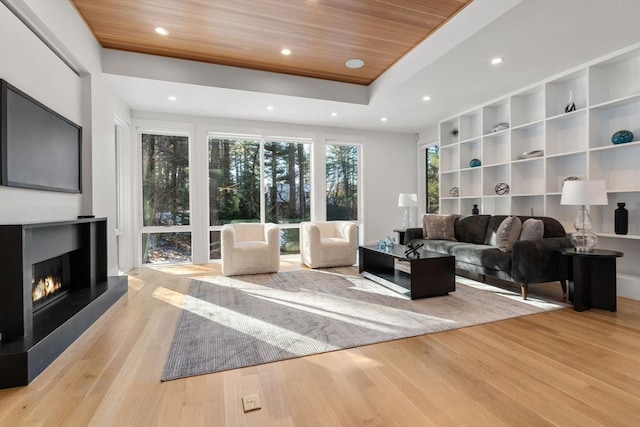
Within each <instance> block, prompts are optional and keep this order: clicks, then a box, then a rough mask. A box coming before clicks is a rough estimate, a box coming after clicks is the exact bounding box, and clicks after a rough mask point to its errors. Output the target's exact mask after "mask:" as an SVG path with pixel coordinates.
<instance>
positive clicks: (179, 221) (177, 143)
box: [141, 133, 191, 264]
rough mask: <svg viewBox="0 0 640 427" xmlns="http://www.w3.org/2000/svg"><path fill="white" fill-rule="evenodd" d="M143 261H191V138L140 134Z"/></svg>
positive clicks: (145, 262) (146, 262)
mask: <svg viewBox="0 0 640 427" xmlns="http://www.w3.org/2000/svg"><path fill="white" fill-rule="evenodd" d="M141 143H142V144H141V145H142V147H141V148H142V225H143V226H142V262H143V263H144V264H148V263H152V264H153V263H165V262H186V261H191V232H190V230H191V229H190V210H189V137H188V136H184V135H158V134H150V133H142V134H141Z"/></svg>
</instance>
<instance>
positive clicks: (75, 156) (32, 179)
mask: <svg viewBox="0 0 640 427" xmlns="http://www.w3.org/2000/svg"><path fill="white" fill-rule="evenodd" d="M0 184H2V185H5V186H10V187H21V188H32V189H38V190H50V191H61V192H66V193H81V192H82V127H80V126H78V125H76V124H75V123H73V122H72V121H70V120H68V119H66V118H65V117H63V116H61V115H60V114H58V113H56V112H55V111H53V110H51V109H50V108H48V107H46V106H45V105H43V104H41V103H40V102H38V101H36V100H35V99H33V98H32V97H30V96H29V95H27V94H26V93H24V92H22V91H21V90H19V89H17V88H16V87H14V86H12V85H11V84H9V83H7V82H6V81H5V80H2V79H0Z"/></svg>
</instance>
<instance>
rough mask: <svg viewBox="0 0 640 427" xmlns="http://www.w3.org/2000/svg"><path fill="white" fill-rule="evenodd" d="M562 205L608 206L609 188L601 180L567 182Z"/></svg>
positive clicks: (561, 200)
mask: <svg viewBox="0 0 640 427" xmlns="http://www.w3.org/2000/svg"><path fill="white" fill-rule="evenodd" d="M560 204H561V205H608V204H609V201H608V199H607V187H606V186H605V182H604V181H601V180H595V181H565V183H564V185H563V187H562V198H561V199H560Z"/></svg>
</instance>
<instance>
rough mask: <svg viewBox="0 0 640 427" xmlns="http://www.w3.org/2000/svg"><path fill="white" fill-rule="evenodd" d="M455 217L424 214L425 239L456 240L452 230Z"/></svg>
mask: <svg viewBox="0 0 640 427" xmlns="http://www.w3.org/2000/svg"><path fill="white" fill-rule="evenodd" d="M455 220H456V217H455V215H436V214H426V215H425V216H424V226H425V228H426V231H427V237H426V238H427V239H430V240H454V241H455V240H456V233H455V230H454V223H455Z"/></svg>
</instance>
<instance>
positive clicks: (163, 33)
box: [154, 27, 169, 36]
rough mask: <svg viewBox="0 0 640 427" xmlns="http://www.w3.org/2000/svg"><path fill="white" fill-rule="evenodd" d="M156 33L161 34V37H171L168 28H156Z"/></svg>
mask: <svg viewBox="0 0 640 427" xmlns="http://www.w3.org/2000/svg"><path fill="white" fill-rule="evenodd" d="M154 31H155V32H156V33H158V34H160V35H161V36H168V35H169V31H168V30H167V29H166V28H162V27H156V29H155V30H154Z"/></svg>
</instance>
